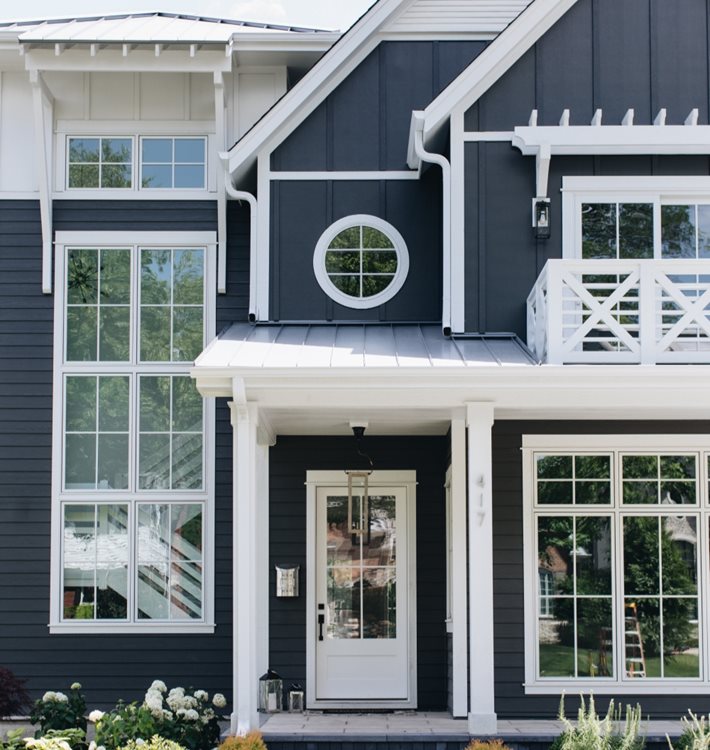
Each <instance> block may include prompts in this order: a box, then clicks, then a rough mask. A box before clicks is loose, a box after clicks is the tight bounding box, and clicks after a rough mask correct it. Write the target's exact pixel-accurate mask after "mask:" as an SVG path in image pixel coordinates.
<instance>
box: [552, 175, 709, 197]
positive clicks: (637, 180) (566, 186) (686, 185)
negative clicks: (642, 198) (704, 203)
mask: <svg viewBox="0 0 710 750" xmlns="http://www.w3.org/2000/svg"><path fill="white" fill-rule="evenodd" d="M562 192H563V193H565V192H584V193H614V192H616V193H619V192H625V193H627V192H628V193H643V192H649V193H659V192H660V193H661V194H663V193H665V192H668V193H671V192H672V193H674V197H676V194H682V195H685V194H691V193H702V194H706V195H710V176H709V177H705V176H701V175H692V176H688V177H665V176H662V175H658V176H654V177H649V176H644V177H642V176H614V177H593V176H591V175H590V176H587V177H563V178H562ZM610 198H613V196H610Z"/></svg>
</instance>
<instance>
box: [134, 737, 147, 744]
mask: <svg viewBox="0 0 710 750" xmlns="http://www.w3.org/2000/svg"><path fill="white" fill-rule="evenodd" d="M136 745H145V740H142V739H141V738H140V737H139V738H138V739H137V740H136Z"/></svg>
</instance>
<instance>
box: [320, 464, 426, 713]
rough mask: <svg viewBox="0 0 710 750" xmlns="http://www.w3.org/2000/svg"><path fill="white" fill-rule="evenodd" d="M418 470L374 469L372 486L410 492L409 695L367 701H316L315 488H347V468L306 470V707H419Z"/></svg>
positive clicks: (408, 529)
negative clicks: (338, 469) (401, 489)
mask: <svg viewBox="0 0 710 750" xmlns="http://www.w3.org/2000/svg"><path fill="white" fill-rule="evenodd" d="M416 475H417V473H416V471H413V470H407V471H373V473H372V474H371V475H370V478H369V480H368V485H369V487H370V488H375V487H404V488H405V490H406V492H407V525H406V534H407V560H406V565H407V579H408V580H407V608H408V612H407V621H408V622H407V650H408V659H407V663H408V665H409V668H408V672H409V698H408V699H407V700H381V701H372V703H369V702H367V703H365V702H363V701H362V700H357V701H343V700H316V698H315V695H316V689H315V688H316V649H315V645H316V619H317V616H318V615H317V603H316V515H317V514H316V488H317V487H318V486H327V487H344V488H345V489H346V490H347V486H348V477H347V474H346V473H345V471H307V472H306V681H307V682H306V688H307V692H306V707H307V708H416V707H417V596H416V594H417V565H416V561H417V555H416V550H417V545H416V532H417V493H416V487H417V476H416Z"/></svg>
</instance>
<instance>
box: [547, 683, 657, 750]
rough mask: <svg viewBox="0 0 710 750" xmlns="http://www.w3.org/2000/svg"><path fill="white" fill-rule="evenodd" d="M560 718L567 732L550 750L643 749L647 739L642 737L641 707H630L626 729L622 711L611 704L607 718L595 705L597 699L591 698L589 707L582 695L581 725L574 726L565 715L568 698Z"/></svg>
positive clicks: (578, 723)
mask: <svg viewBox="0 0 710 750" xmlns="http://www.w3.org/2000/svg"><path fill="white" fill-rule="evenodd" d="M559 719H560V721H561V722H562V723H563V724H564V727H565V728H564V731H563V732H562V734H561V735H560V736H559V737H557V739H556V740H555V741H554V742H553V743H552V745H551V746H550V750H643V746H644V744H645V740H644V738H643V737H641V736H640V735H639V730H640V727H641V706H639V705H638V704H637V705H636V706H635V707H632V706H626V712H625V716H624V718H623V723H624V725H623V727H620V731H619V730H618V729H617V728H616V726H615V725H619V724H620V723H621V722H622V715H621V708H620V707H619V708H618V709H615V708H614V701H613V700H611V701H609V709H608V710H607V712H606V715H605V716H600V715H599V714H598V713H597V711H596V707H595V705H594V696H593V695H590V696H589V707H588V708H587V705H586V704H585V701H584V696H583V695H582V696H580V707H579V711H578V712H577V724H576V725H574V724H572V722H571V721H570V720H569V719H568V718H567V717H566V715H565V696H564V694H563V695H562V698H561V699H560V712H559Z"/></svg>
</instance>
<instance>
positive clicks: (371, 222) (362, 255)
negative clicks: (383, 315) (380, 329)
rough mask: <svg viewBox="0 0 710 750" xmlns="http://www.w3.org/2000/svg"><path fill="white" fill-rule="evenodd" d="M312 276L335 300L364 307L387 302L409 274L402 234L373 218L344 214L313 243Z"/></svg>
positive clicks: (346, 305)
mask: <svg viewBox="0 0 710 750" xmlns="http://www.w3.org/2000/svg"><path fill="white" fill-rule="evenodd" d="M313 272H314V273H315V277H316V280H317V281H318V284H319V285H320V287H321V289H322V290H323V291H324V292H325V293H326V294H327V295H328V296H329V297H330V298H331V299H333V300H334V301H335V302H338V303H339V304H341V305H343V306H345V307H351V308H355V309H360V310H364V309H369V308H372V307H377V306H379V305H382V304H384V303H385V302H387V301H388V300H390V299H392V298H393V297H394V296H395V294H397V292H399V290H400V289H401V288H402V286H403V285H404V282H405V281H406V279H407V274H408V272H409V253H408V252H407V246H406V244H405V242H404V238H403V237H402V235H401V234H400V233H399V232H398V231H397V230H396V229H395V228H394V227H393V226H392V225H391V224H389V223H388V222H386V221H384V220H383V219H380V218H378V217H377V216H369V215H367V214H356V215H353V216H346V217H345V218H343V219H340V220H339V221H336V222H335V223H334V224H331V226H329V227H328V229H326V230H325V232H323V234H322V235H321V237H320V239H319V240H318V243H317V245H316V249H315V253H314V255H313Z"/></svg>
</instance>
